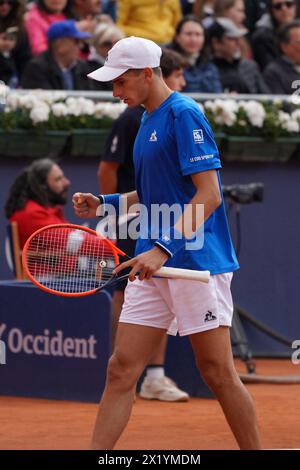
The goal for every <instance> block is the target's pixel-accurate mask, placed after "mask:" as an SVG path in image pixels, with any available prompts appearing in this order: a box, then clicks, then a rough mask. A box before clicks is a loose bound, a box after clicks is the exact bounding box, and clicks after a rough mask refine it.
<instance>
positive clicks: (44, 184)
mask: <svg viewBox="0 0 300 470" xmlns="http://www.w3.org/2000/svg"><path fill="white" fill-rule="evenodd" d="M70 184H71V183H70V181H69V180H68V178H66V176H65V175H64V173H63V171H62V169H61V168H60V167H59V166H58V165H57V164H56V163H55V162H54V161H52V160H50V159H48V158H43V159H40V160H36V161H34V162H33V163H32V164H31V165H30V166H28V167H26V168H25V169H24V170H23V171H22V172H21V173H20V174H19V175H18V176H17V178H16V180H15V181H14V183H13V185H12V187H11V189H10V194H9V197H8V199H7V202H6V204H5V213H6V217H7V218H8V219H9V221H10V222H13V221H16V222H17V224H18V231H19V237H20V247H21V248H23V246H24V244H25V242H26V240H27V238H28V237H29V236H30V235H31V234H32V233H34V232H35V231H36V230H38V229H39V228H42V227H44V226H46V225H50V224H61V223H67V220H66V219H65V218H64V215H63V210H62V206H63V205H64V204H66V202H67V194H68V188H69V186H70Z"/></svg>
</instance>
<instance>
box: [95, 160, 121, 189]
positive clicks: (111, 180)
mask: <svg viewBox="0 0 300 470" xmlns="http://www.w3.org/2000/svg"><path fill="white" fill-rule="evenodd" d="M117 170H118V168H114V167H112V168H110V167H108V165H105V166H104V164H103V162H101V163H100V166H99V170H98V183H99V189H100V191H101V194H113V193H115V192H117V187H118V172H117Z"/></svg>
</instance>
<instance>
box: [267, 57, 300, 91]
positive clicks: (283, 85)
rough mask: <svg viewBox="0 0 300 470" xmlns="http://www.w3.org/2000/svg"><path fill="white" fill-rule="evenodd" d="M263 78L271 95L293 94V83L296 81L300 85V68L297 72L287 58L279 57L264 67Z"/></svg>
mask: <svg viewBox="0 0 300 470" xmlns="http://www.w3.org/2000/svg"><path fill="white" fill-rule="evenodd" d="M264 78H265V81H266V83H267V85H268V87H269V88H270V90H271V92H272V93H275V94H277V95H290V94H291V93H294V92H295V88H292V84H293V82H295V81H296V80H298V81H299V84H300V67H298V70H297V68H296V66H295V65H294V64H293V62H292V61H291V60H290V59H289V58H288V57H285V56H281V57H279V58H278V59H276V60H274V61H273V62H271V63H270V64H269V65H268V66H267V67H266V69H265V71H264ZM299 84H298V88H299Z"/></svg>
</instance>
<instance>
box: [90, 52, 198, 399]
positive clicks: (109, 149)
mask: <svg viewBox="0 0 300 470" xmlns="http://www.w3.org/2000/svg"><path fill="white" fill-rule="evenodd" d="M184 66H185V62H184V59H183V58H182V57H181V56H180V55H179V54H177V53H176V52H174V51H171V50H163V53H162V56H161V62H160V67H161V70H162V75H163V78H164V81H165V82H166V84H167V86H168V87H169V88H170V89H172V90H174V91H181V90H182V88H183V86H184V85H185V81H184V76H183V68H184ZM144 111H145V108H144V107H143V106H137V107H135V108H127V109H126V110H125V111H124V112H123V113H122V114H121V116H119V118H118V119H117V120H116V121H115V122H114V125H113V128H112V131H111V134H110V137H109V138H108V141H107V143H106V148H105V151H104V155H103V157H102V159H101V162H100V165H99V171H98V179H99V187H100V190H101V193H102V194H110V193H114V192H116V191H118V192H129V191H133V190H135V181H134V167H133V146H134V141H135V138H136V135H137V133H138V130H139V127H140V122H141V118H142V114H143V113H144ZM118 247H119V248H120V249H121V250H124V251H125V252H126V253H127V254H128V255H129V256H134V249H135V241H134V240H132V238H130V237H127V238H126V240H124V239H120V240H119V241H118ZM126 284H127V282H126V281H125V282H123V283H122V284H118V286H117V287H116V290H115V292H114V294H113V301H112V315H113V318H112V320H113V323H112V334H113V342H114V339H115V335H116V330H117V326H118V321H119V317H120V313H121V309H122V305H123V302H124V290H125V287H126ZM166 346H167V336H166V335H165V337H164V338H163V340H162V341H161V344H160V345H159V347H158V348H157V350H156V351H155V355H154V356H153V357H152V358H151V361H150V364H148V367H147V369H146V377H145V379H144V381H143V383H142V386H141V392H140V393H141V396H142V397H143V398H146V399H157V400H161V401H174V402H176V401H187V400H188V398H189V396H188V394H187V393H186V392H184V391H183V390H180V389H179V388H178V387H177V386H176V384H175V383H174V382H173V381H171V380H170V379H169V378H168V377H166V376H165V371H164V362H165V353H166Z"/></svg>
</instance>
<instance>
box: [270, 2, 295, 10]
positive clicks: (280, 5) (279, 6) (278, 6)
mask: <svg viewBox="0 0 300 470" xmlns="http://www.w3.org/2000/svg"><path fill="white" fill-rule="evenodd" d="M293 6H295V2H293V1H291V0H290V1H287V2H280V3H275V4H274V5H272V8H273V9H274V10H282V9H283V7H287V8H292V7H293Z"/></svg>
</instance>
